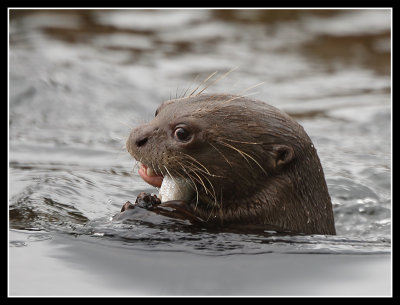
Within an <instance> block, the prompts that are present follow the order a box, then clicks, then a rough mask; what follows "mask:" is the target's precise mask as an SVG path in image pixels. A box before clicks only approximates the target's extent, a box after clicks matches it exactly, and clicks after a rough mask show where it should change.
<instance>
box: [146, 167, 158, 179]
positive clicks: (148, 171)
mask: <svg viewBox="0 0 400 305" xmlns="http://www.w3.org/2000/svg"><path fill="white" fill-rule="evenodd" d="M146 174H147V176H149V177H154V176H157V174H156V172H155V171H154V169H152V168H151V167H148V168H147V169H146Z"/></svg>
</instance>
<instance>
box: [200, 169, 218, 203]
mask: <svg viewBox="0 0 400 305" xmlns="http://www.w3.org/2000/svg"><path fill="white" fill-rule="evenodd" d="M203 178H204V179H206V180H207V181H208V183H209V184H210V186H211V188H212V191H213V194H211V192H210V195H211V196H212V197H213V198H214V203H215V205H218V203H217V194H216V193H215V188H214V186H213V184H212V183H211V181H210V179H208V178H207V177H206V176H204V175H203Z"/></svg>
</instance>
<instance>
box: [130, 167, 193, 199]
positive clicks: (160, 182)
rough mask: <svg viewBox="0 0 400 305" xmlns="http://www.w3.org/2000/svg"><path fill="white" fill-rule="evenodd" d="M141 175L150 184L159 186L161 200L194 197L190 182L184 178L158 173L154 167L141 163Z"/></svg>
mask: <svg viewBox="0 0 400 305" xmlns="http://www.w3.org/2000/svg"><path fill="white" fill-rule="evenodd" d="M138 172H139V175H140V177H141V178H142V179H143V180H144V181H145V182H147V183H148V184H150V185H152V186H155V187H157V188H159V193H158V198H159V199H160V200H161V202H167V201H172V200H180V201H189V200H190V199H191V198H192V197H193V190H192V188H191V187H190V183H188V181H187V180H186V179H184V178H176V177H175V178H174V177H171V176H169V175H165V176H163V175H161V174H158V173H157V172H156V171H155V170H154V169H153V168H151V167H149V166H147V165H145V164H142V163H140V167H139V171H138Z"/></svg>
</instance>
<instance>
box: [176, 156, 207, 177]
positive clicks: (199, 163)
mask: <svg viewBox="0 0 400 305" xmlns="http://www.w3.org/2000/svg"><path fill="white" fill-rule="evenodd" d="M180 154H182V155H183V156H185V157H187V158H189V159H191V160H193V161H194V162H196V163H197V164H198V165H200V166H201V167H202V168H204V170H205V171H206V172H207V174H209V175H212V174H211V173H210V171H209V170H208V169H207V167H205V166H204V165H203V164H202V163H201V162H199V161H198V160H197V159H196V158H194V157H192V156H191V155H188V154H185V153H184V152H180Z"/></svg>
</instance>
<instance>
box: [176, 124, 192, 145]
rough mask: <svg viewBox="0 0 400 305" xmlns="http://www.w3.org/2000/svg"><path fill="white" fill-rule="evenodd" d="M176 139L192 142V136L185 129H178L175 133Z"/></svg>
mask: <svg viewBox="0 0 400 305" xmlns="http://www.w3.org/2000/svg"><path fill="white" fill-rule="evenodd" d="M174 137H175V138H176V139H177V140H179V141H181V142H187V141H189V140H190V138H191V137H192V135H191V134H190V132H189V131H188V130H187V129H185V128H183V127H178V128H176V129H175V131H174Z"/></svg>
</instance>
